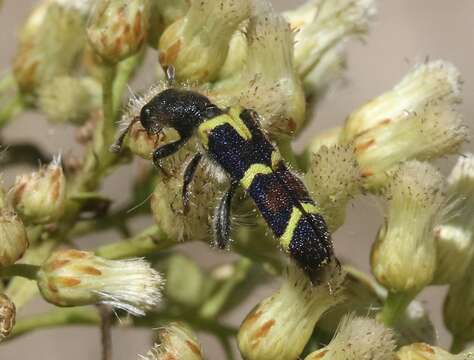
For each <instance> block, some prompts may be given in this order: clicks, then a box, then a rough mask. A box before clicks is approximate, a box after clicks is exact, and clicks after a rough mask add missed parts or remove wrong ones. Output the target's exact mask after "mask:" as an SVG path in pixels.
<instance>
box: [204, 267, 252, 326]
mask: <svg viewBox="0 0 474 360" xmlns="http://www.w3.org/2000/svg"><path fill="white" fill-rule="evenodd" d="M251 268H252V262H251V261H250V260H249V259H247V258H241V259H240V260H238V262H237V264H236V266H235V268H234V273H233V274H232V276H231V277H229V278H228V279H227V280H226V281H225V282H224V283H223V284H221V285H220V287H219V290H218V291H217V292H216V293H215V294H214V295H213V296H212V297H211V298H210V299H209V300H207V301H206V303H205V304H204V305H203V306H202V308H201V311H200V312H199V314H200V317H201V318H204V319H215V318H216V317H217V315H218V314H219V312H220V311H221V310H222V308H223V307H224V305H225V304H226V302H227V300H228V299H229V297H230V296H231V295H232V293H233V292H234V290H235V289H236V288H237V287H238V286H239V284H241V283H242V282H243V281H244V280H245V278H246V277H247V275H248V273H249V271H250V269H251Z"/></svg>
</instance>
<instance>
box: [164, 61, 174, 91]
mask: <svg viewBox="0 0 474 360" xmlns="http://www.w3.org/2000/svg"><path fill="white" fill-rule="evenodd" d="M163 70H164V71H165V76H166V82H167V83H168V85H169V86H173V84H174V81H175V78H176V70H175V68H174V66H173V65H165V66H163Z"/></svg>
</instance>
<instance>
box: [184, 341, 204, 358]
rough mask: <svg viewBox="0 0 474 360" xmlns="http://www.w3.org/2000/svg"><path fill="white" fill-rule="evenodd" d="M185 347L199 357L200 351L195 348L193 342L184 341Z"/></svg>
mask: <svg viewBox="0 0 474 360" xmlns="http://www.w3.org/2000/svg"><path fill="white" fill-rule="evenodd" d="M186 345H188V347H189V348H190V349H191V351H192V352H193V353H195V354H196V355H198V356H201V349H199V347H198V346H196V344H194V343H193V342H191V341H189V340H186Z"/></svg>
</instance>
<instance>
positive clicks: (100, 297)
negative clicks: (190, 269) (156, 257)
mask: <svg viewBox="0 0 474 360" xmlns="http://www.w3.org/2000/svg"><path fill="white" fill-rule="evenodd" d="M162 286H163V279H162V277H161V275H160V274H159V273H158V272H157V271H156V270H154V269H153V268H152V267H151V266H150V264H148V263H147V262H146V261H145V260H143V259H127V260H106V259H104V258H101V257H98V256H95V255H94V254H93V253H90V252H87V251H78V250H60V251H56V252H54V253H53V254H52V255H51V256H50V257H49V259H48V260H47V261H46V262H45V263H44V264H43V265H42V266H41V269H40V270H39V272H38V288H39V290H40V292H41V294H42V295H43V297H44V298H45V299H46V300H47V301H49V302H51V303H53V304H55V305H58V306H78V305H88V304H108V305H111V306H113V307H115V308H118V309H123V310H125V311H127V312H129V313H130V314H132V315H136V316H139V315H145V312H146V311H150V310H154V309H155V308H156V307H157V305H158V304H159V302H160V299H161V287H162Z"/></svg>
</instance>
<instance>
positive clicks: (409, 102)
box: [341, 60, 468, 188]
mask: <svg viewBox="0 0 474 360" xmlns="http://www.w3.org/2000/svg"><path fill="white" fill-rule="evenodd" d="M459 101H460V77H459V73H458V71H457V69H456V68H455V67H454V66H453V65H451V64H449V63H446V62H443V61H440V60H439V61H433V62H430V63H427V64H423V65H419V66H417V67H415V69H414V70H413V71H412V72H410V73H409V74H408V75H406V76H405V77H404V78H403V80H402V81H401V82H400V83H399V84H398V85H397V86H395V87H394V88H393V89H392V91H389V92H387V93H385V94H383V95H381V96H379V97H378V98H376V99H374V100H372V101H370V102H368V103H367V104H366V105H364V106H362V107H361V108H359V109H358V110H356V111H355V112H353V113H352V114H351V115H350V116H349V118H348V119H347V120H346V123H345V126H344V130H343V133H342V137H341V138H342V140H343V141H348V142H351V141H352V142H353V143H354V145H355V148H356V155H357V161H358V162H359V164H360V166H361V168H362V174H363V176H364V177H365V181H366V185H367V186H368V187H372V188H377V187H380V186H381V185H383V184H384V183H385V182H386V181H387V171H388V170H390V169H391V168H393V167H394V166H395V165H397V164H398V163H400V162H402V161H406V160H410V159H418V160H429V159H434V158H437V157H440V156H443V155H446V154H452V153H455V152H457V151H458V149H459V147H460V145H461V144H462V143H463V142H464V141H465V140H466V139H467V137H468V133H467V128H466V126H465V125H464V123H463V120H462V117H461V115H460V113H459V112H458V111H457V109H456V104H457V103H458V102H459Z"/></svg>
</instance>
